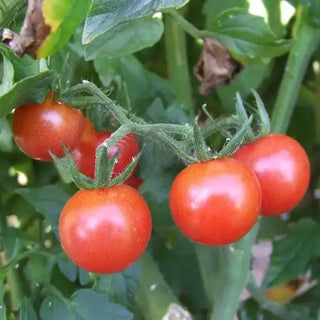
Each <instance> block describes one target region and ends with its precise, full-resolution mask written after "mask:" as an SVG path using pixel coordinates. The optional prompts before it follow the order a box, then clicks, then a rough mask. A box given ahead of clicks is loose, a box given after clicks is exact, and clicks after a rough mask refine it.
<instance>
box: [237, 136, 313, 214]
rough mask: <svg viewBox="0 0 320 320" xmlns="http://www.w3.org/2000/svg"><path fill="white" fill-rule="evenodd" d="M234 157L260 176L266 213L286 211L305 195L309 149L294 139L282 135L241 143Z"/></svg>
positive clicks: (308, 175)
mask: <svg viewBox="0 0 320 320" xmlns="http://www.w3.org/2000/svg"><path fill="white" fill-rule="evenodd" d="M234 157H235V158H236V159H238V160H239V161H242V162H244V163H246V164H247V165H248V166H249V167H250V168H252V170H253V171H254V172H255V174H256V175H257V177H258V180H259V183H260V185H261V191H262V207H261V213H262V214H263V215H266V216H273V215H279V214H281V213H284V212H287V211H289V210H291V209H293V208H294V207H295V206H296V205H297V204H298V203H299V202H300V201H301V200H302V198H303V197H304V195H305V193H306V191H307V188H308V185H309V181H310V163H309V159H308V156H307V154H306V152H305V151H304V149H303V148H302V147H301V145H300V144H299V143H298V142H297V141H295V140H294V139H292V138H290V137H288V136H286V135H282V134H270V135H266V136H264V137H262V138H260V139H258V140H256V141H254V142H252V143H249V144H247V145H244V146H242V147H241V148H240V149H239V150H238V151H237V152H236V153H235V154H234Z"/></svg>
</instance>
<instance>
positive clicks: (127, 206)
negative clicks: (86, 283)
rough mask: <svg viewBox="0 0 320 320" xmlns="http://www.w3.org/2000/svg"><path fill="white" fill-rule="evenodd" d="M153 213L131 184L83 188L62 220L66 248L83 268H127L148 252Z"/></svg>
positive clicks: (112, 270) (99, 270) (106, 270)
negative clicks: (97, 188) (93, 188)
mask: <svg viewBox="0 0 320 320" xmlns="http://www.w3.org/2000/svg"><path fill="white" fill-rule="evenodd" d="M151 229H152V224H151V215H150V211H149V208H148V206H147V204H146V202H145V201H144V199H143V198H142V196H141V195H140V194H139V193H138V192H137V191H136V190H135V189H133V188H131V187H129V186H127V185H118V186H114V187H110V188H107V189H103V190H80V191H78V192H77V193H76V194H75V195H74V196H73V197H72V198H70V199H69V201H68V202H67V203H66V205H65V207H64V208H63V210H62V213H61V216H60V222H59V234H60V240H61V244H62V247H63V249H64V250H65V252H66V254H67V255H68V256H69V258H70V259H71V260H72V261H73V262H74V263H75V264H76V265H78V266H79V267H81V268H83V269H85V270H87V271H90V272H94V273H99V274H109V273H116V272H120V271H122V270H124V269H126V268H127V267H128V266H130V265H131V264H132V263H134V262H135V261H136V260H137V259H138V258H139V257H140V256H141V254H142V253H143V252H144V250H145V249H146V247H147V244H148V242H149V239H150V235H151Z"/></svg>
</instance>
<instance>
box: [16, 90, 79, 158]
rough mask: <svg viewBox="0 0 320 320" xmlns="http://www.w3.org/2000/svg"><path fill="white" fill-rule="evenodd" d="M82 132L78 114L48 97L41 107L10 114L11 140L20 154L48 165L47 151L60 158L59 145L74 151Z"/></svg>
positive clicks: (35, 105) (23, 107)
mask: <svg viewBox="0 0 320 320" xmlns="http://www.w3.org/2000/svg"><path fill="white" fill-rule="evenodd" d="M83 129H84V118H83V116H82V113H81V111H80V110H77V109H73V108H71V107H69V106H68V105H67V104H65V103H60V102H57V101H53V100H52V94H51V93H49V94H48V95H47V97H46V99H45V101H44V102H43V103H41V104H26V105H23V106H20V107H18V108H16V109H15V110H14V113H13V119H12V131H13V138H14V140H15V142H16V144H17V145H18V147H19V148H20V149H21V151H22V152H24V153H25V154H26V155H28V156H29V157H30V158H33V159H36V160H42V161H51V160H52V158H51V156H50V154H49V150H50V151H51V152H52V153H54V154H55V155H56V156H57V157H63V156H64V152H63V149H62V144H63V145H65V146H66V147H67V148H68V149H69V150H72V149H74V148H75V147H76V146H77V145H78V143H79V141H80V139H81V136H82V133H83Z"/></svg>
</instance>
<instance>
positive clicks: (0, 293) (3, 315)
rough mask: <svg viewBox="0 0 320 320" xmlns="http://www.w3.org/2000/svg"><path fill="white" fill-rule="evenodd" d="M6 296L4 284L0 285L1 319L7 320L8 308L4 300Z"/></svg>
mask: <svg viewBox="0 0 320 320" xmlns="http://www.w3.org/2000/svg"><path fill="white" fill-rule="evenodd" d="M3 296H4V287H3V284H2V283H0V319H1V320H6V319H7V315H6V314H7V307H6V304H5V303H4V300H3Z"/></svg>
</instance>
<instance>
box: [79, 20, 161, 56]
mask: <svg viewBox="0 0 320 320" xmlns="http://www.w3.org/2000/svg"><path fill="white" fill-rule="evenodd" d="M162 32H163V24H162V21H161V20H160V19H158V18H152V17H147V18H144V19H139V20H131V21H127V22H123V23H121V24H119V25H118V26H115V27H114V28H112V29H111V30H110V31H107V32H105V33H103V34H102V35H101V36H99V37H97V38H95V39H94V40H93V41H91V42H89V44H88V45H86V47H85V57H86V59H87V60H93V59H96V58H98V57H103V56H104V57H107V58H118V57H122V56H126V55H129V54H132V53H135V52H136V51H140V50H142V49H144V48H147V47H151V46H153V45H154V44H155V43H156V42H158V40H159V39H160V38H161V36H162Z"/></svg>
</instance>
